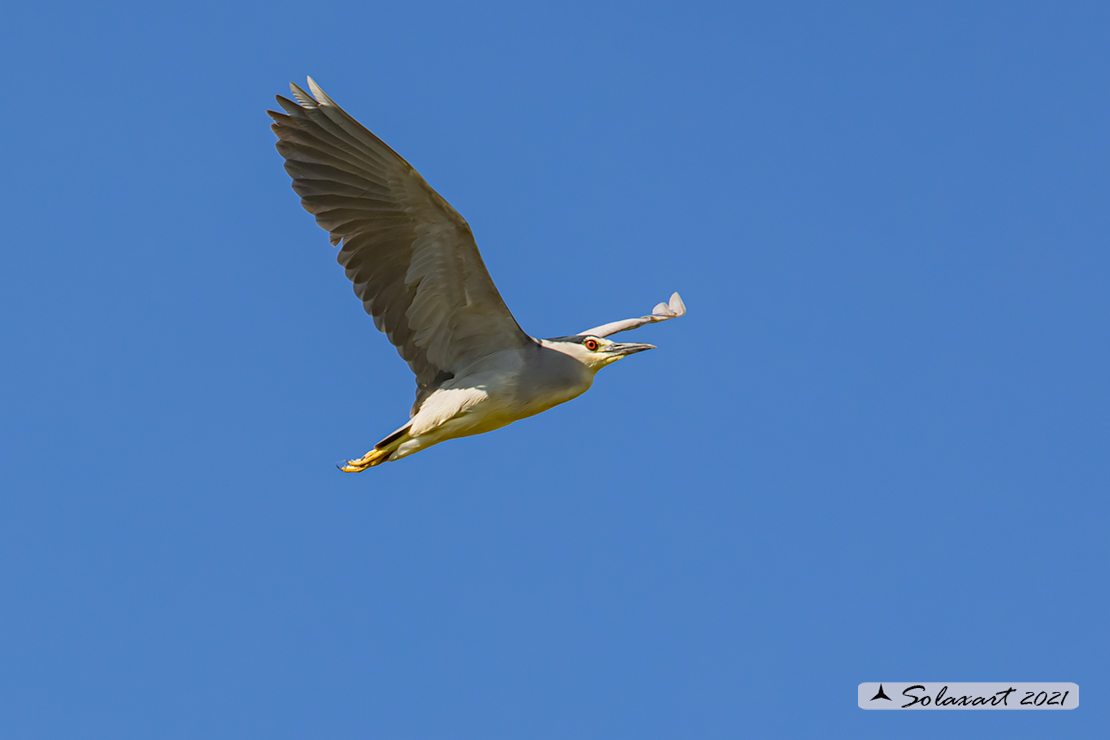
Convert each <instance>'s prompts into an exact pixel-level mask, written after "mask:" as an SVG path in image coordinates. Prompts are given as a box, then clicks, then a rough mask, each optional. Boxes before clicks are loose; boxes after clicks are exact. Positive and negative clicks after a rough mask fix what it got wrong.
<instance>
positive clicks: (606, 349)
mask: <svg viewBox="0 0 1110 740" xmlns="http://www.w3.org/2000/svg"><path fill="white" fill-rule="evenodd" d="M543 345H544V346H545V347H548V348H550V349H553V350H556V351H557V352H562V353H563V354H565V355H568V356H570V357H573V358H574V359H576V360H578V361H579V362H581V363H582V364H583V365H585V366H586V367H587V368H589V369H590V370H592V371H593V372H595V373H596V372H597V371H598V370H600V369H601V368H603V367H605V366H606V365H612V364H613V363H614V362H616V361H617V360H619V359H621V358H622V357H627V356H628V355H632V354H636V353H637V352H643V351H644V350H645V349H655V345H654V344H635V343H633V342H623V343H622V342H612V341H609V340H608V339H606V338H604V337H596V336H594V335H592V334H579V335H576V336H573V337H555V338H554V339H545V340H543Z"/></svg>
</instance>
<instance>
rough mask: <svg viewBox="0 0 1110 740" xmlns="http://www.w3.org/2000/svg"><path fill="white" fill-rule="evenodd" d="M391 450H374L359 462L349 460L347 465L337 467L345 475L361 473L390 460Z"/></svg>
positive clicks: (358, 460)
mask: <svg viewBox="0 0 1110 740" xmlns="http://www.w3.org/2000/svg"><path fill="white" fill-rule="evenodd" d="M389 455H390V450H378V449H373V450H370V451H369V452H367V453H366V454H365V455H363V456H362V457H360V458H359V459H357V460H348V461H347V464H346V465H339V466H337V467H338V468H339V469H340V470H342V471H343V472H344V473H361V472H362V471H364V470H366V469H367V468H372V467H374V466H375V465H381V464H382V463H383V462H385V461H386V460H388V459H389Z"/></svg>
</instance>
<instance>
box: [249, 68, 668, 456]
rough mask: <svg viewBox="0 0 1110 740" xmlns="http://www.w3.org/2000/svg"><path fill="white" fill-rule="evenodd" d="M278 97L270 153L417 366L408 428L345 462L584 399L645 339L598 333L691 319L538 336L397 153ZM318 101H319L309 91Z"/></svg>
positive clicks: (319, 105)
mask: <svg viewBox="0 0 1110 740" xmlns="http://www.w3.org/2000/svg"><path fill="white" fill-rule="evenodd" d="M308 86H309V89H310V90H311V91H312V95H311V96H310V95H309V94H308V93H306V92H305V91H304V90H302V89H300V88H299V87H297V86H296V85H293V84H290V85H289V87H290V89H291V90H292V91H293V97H294V98H296V102H293V101H292V100H289V99H287V98H283V97H281V96H280V95H279V96H277V102H278V103H279V104H280V105H281V107H282V108H283V109H284V110H285V113H284V114H282V113H277V112H274V111H268V112H269V114H270V116H271V117H272V118H273V119H274V121H275V123H274V124H273V130H274V133H275V134H277V137H278V143H277V149H278V151H279V152H280V153H281V155H282V156H283V157H285V171H286V172H288V173H289V175H290V176H291V177H292V178H293V190H295V191H296V192H297V194H298V195H300V196H301V204H302V205H303V206H304V207H305V210H307V211H308V212H309V213H311V214H313V215H314V216H316V223H318V224H319V225H320V226H321V228H323V229H324V230H325V231H327V232H328V233H329V234H330V235H331V243H332V246H337V245H339V244H342V248H341V249H340V250H339V264H341V265H343V267H344V268H345V269H346V270H347V277H348V278H350V280H351V282H352V283H354V287H355V294H356V295H357V296H358V297H359V298H360V299H361V300H362V305H363V307H364V308H365V309H366V313H368V314H370V315H371V316H373V317H374V324H375V325H376V326H377V327H378V329H380V330H381V331H383V332H385V334H386V336H388V337H389V341H390V342H392V343H393V344H394V346H396V347H397V351H398V352H400V354H401V357H402V358H404V360H405V361H406V362H408V364H409V367H410V368H412V371H413V372H414V373H415V374H416V403H414V404H413V406H412V411H411V413H410V414H409V417H410V418H409V422H408V423H407V424H405V425H404V426H403V427H401V428H400V429H398V430H397V431H395V432H393V433H392V434H390V435H389V436H388V437H386V438H385V439H383V440H382V441H381V442H378V443H377V444H376V445H374V449H372V450H370V451H369V452H367V453H366V454H365V455H363V456H362V457H360V458H358V459H357V460H348V461H347V464H346V465H342V466H340V468H339V469H340V470H343V471H345V472H348V473H357V472H361V471H363V470H366V468H369V467H373V466H374V465H379V464H381V463H383V462H388V461H391V460H400V459H401V458H402V457H408V456H409V455H411V454H413V453H415V452H419V451H420V450H423V449H425V448H427V447H431V446H432V445H434V444H438V443H439V442H442V441H444V440H447V439H453V438H455V437H465V436H468V435H471V434H480V433H482V432H488V431H492V430H494V429H497V428H499V427H503V426H505V425H506V424H511V423H513V422H514V421H516V420H518V419H523V418H525V417H528V416H533V415H535V414H538V413H540V412H541V411H546V410H547V409H549V408H551V407H552V406H555V405H557V404H560V403H563V402H565V401H569V400H570V399H572V398H575V397H576V396H579V395H581V394H583V393H585V392H586V391H587V390H588V389H589V387H590V385H591V384H592V383H593V379H594V375H595V374H596V373H597V371H598V370H600V369H601V368H603V367H605V366H606V365H611V364H612V363H614V362H616V361H617V360H619V359H621V358H622V357H627V356H628V355H630V354H633V353H634V352H640V351H642V350H645V349H654V347H653V346H652V345H650V344H631V343H625V344H621V343H618V342H613V341H610V340H609V339H606V337H608V336H610V335H612V334H616V333H617V332H621V331H627V330H629V329H635V328H637V327H639V326H643V325H644V324H648V323H651V322H655V321H665V320H667V319H672V318H674V317H676V316H682V315H683V314H685V313H686V307H685V306H683V305H682V299H681V298H679V297H678V293H675V294H674V295H672V296H671V299H670V302H669V303H660V304H659V305H658V306H656V307H655V309H654V311H653V312H652V313H651V315H649V316H641V317H639V318H634V319H624V320H623V321H613V322H611V323H608V324H603V325H601V326H598V327H594V328H593V329H589V330H587V331H584V332H581V333H580V334H576V335H574V336H567V337H555V338H553V339H535V338H533V337H530V336H528V335H527V334H525V333H524V331H523V330H522V329H521V328H520V326H519V325H518V324H517V323H516V319H514V318H513V315H512V314H511V313H509V309H508V307H507V306H506V305H505V302H504V301H503V300H502V299H501V295H500V294H499V293H498V292H497V287H496V286H495V285H494V284H493V280H492V279H491V278H490V276H489V272H488V271H487V270H486V266H485V264H484V263H483V262H482V256H481V255H480V254H478V246H477V245H476V244H475V243H474V235H473V234H472V233H471V231H470V226H468V225H467V223H466V221H464V220H463V217H462V216H460V215H459V214H458V212H456V211H455V209H454V208H452V207H451V206H450V204H448V203H447V201H445V200H444V199H443V198H442V197H440V195H439V193H437V192H436V191H434V190H432V188H431V187H429V186H428V183H426V182H424V178H422V177H421V176H420V174H419V173H418V172H417V171H416V170H415V169H413V168H412V165H410V164H409V163H408V162H406V161H405V160H404V159H402V158H401V157H400V156H399V155H398V154H397V153H396V152H394V151H393V150H392V149H390V148H389V147H388V146H386V145H385V143H384V142H383V141H382V140H381V139H379V138H378V137H377V136H375V135H374V134H372V133H370V132H369V131H367V130H366V129H365V128H363V127H362V125H361V124H359V123H358V121H356V120H355V119H354V118H352V117H351V116H349V115H348V114H347V113H346V112H344V111H343V109H342V108H340V107H339V106H338V105H336V104H335V103H334V102H332V100H331V98H329V97H328V96H327V95H325V94H324V91H323V90H321V89H320V87H319V86H318V85H317V84H316V83H315V82H313V80H312V78H309V80H308ZM313 96H315V97H313Z"/></svg>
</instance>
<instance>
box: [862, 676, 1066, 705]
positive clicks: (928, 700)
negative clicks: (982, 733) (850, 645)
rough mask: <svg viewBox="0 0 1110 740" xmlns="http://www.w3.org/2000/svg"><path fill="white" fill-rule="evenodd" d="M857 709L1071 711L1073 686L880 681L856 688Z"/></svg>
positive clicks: (991, 682) (1064, 684) (1062, 684)
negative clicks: (857, 689)
mask: <svg viewBox="0 0 1110 740" xmlns="http://www.w3.org/2000/svg"><path fill="white" fill-rule="evenodd" d="M859 706H860V708H861V709H1075V708H1076V707H1078V706H1079V685H1078V684H1074V683H1049V682H1037V683H998V682H994V681H983V682H975V683H942V682H939V681H917V682H911V681H882V682H875V683H861V684H860V685H859Z"/></svg>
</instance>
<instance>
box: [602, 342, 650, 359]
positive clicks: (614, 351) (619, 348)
mask: <svg viewBox="0 0 1110 740" xmlns="http://www.w3.org/2000/svg"><path fill="white" fill-rule="evenodd" d="M645 349H655V345H654V344H634V343H632V342H626V343H624V344H614V345H612V346H611V347H609V349H608V350H607V353H608V354H610V355H613V356H615V357H624V356H625V355H634V354H636V353H637V352H643V351H644V350H645Z"/></svg>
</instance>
